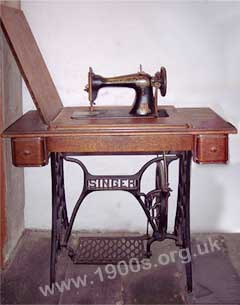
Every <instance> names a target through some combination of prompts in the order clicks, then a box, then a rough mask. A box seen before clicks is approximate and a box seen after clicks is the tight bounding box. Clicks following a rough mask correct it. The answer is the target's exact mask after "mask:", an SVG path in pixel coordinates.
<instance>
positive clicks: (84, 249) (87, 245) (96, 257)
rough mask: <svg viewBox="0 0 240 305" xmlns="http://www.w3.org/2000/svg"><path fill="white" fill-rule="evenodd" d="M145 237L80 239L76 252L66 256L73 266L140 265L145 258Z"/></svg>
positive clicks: (72, 251) (73, 251) (71, 250)
mask: <svg viewBox="0 0 240 305" xmlns="http://www.w3.org/2000/svg"><path fill="white" fill-rule="evenodd" d="M146 240H147V237H146V236H126V237H122V236H121V237H118V236H116V237H115V236H114V237H103V236H101V237H96V236H94V237H92V236H91V237H80V238H79V244H78V247H77V249H76V250H73V249H71V248H70V249H69V252H68V255H69V256H70V258H71V259H72V261H73V263H74V264H98V265H103V264H117V263H118V262H120V261H125V262H126V263H129V262H130V259H133V258H134V260H132V262H131V263H140V262H141V260H142V259H144V258H146V257H147V256H146V247H145V241H146Z"/></svg>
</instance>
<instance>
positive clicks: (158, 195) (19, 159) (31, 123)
mask: <svg viewBox="0 0 240 305" xmlns="http://www.w3.org/2000/svg"><path fill="white" fill-rule="evenodd" d="M1 26H2V28H3V31H4V33H5V35H6V37H7V40H8V41H9V45H10V47H11V49H12V51H13V54H14V56H15V58H16V61H17V63H18V65H19V68H20V70H21V72H22V76H23V78H24V80H25V82H26V85H27V87H28V89H29V91H30V93H31V96H32V99H33V101H34V103H35V105H36V108H37V111H29V112H27V113H26V114H24V115H23V116H22V117H21V118H19V119H18V120H17V121H16V122H15V123H14V124H12V125H11V126H10V127H9V128H8V129H7V130H5V132H4V133H3V134H2V136H3V137H7V138H11V142H12V158H13V163H14V165H15V166H44V165H46V164H47V163H48V161H49V157H50V159H51V172H52V242H51V243H52V244H51V264H50V281H51V283H53V282H54V281H55V268H56V261H57V256H58V253H59V251H61V249H62V248H63V247H69V242H68V241H69V238H70V235H71V231H72V226H73V223H74V220H75V217H76V214H77V212H78V210H79V208H80V205H81V203H82V202H83V200H84V198H85V197H86V196H87V195H88V194H90V193H91V192H95V191H105V190H112V191H115V190H123V191H127V192H129V193H131V194H132V195H133V196H134V197H135V198H136V199H137V201H138V202H139V204H140V206H141V207H142V209H143V210H144V212H145V215H146V218H147V222H148V225H149V226H150V228H151V234H150V232H149V231H148V232H147V235H146V236H145V237H144V238H142V239H135V240H131V238H130V239H129V240H127V239H125V240H124V238H123V239H122V242H125V244H124V245H123V244H121V240H118V241H115V244H114V241H111V242H112V244H113V245H115V246H116V247H118V250H119V249H123V248H124V247H125V248H126V247H127V248H128V250H130V254H129V253H128V252H129V251H128V252H127V251H123V252H124V255H125V257H124V258H125V259H128V258H129V256H130V257H134V256H135V255H140V254H139V251H140V252H141V251H142V252H141V253H142V254H144V255H145V254H146V255H147V256H148V257H149V256H150V255H151V249H150V248H151V244H152V243H153V242H154V241H162V240H164V239H166V238H170V239H173V240H174V241H175V242H176V245H177V246H179V247H181V248H183V249H187V248H189V249H190V247H191V245H190V214H189V197H190V167H191V160H192V156H193V160H194V161H195V162H197V163H226V162H227V160H228V135H229V134H233V133H236V132H237V131H236V129H235V127H234V126H232V125H231V124H230V123H228V122H226V121H225V120H223V119H222V118H221V117H219V116H218V115H217V114H216V113H215V112H214V111H212V110H211V109H209V108H175V107H174V106H164V107H163V106H158V102H157V100H158V98H157V95H158V90H160V93H161V95H163V96H164V95H165V94H166V87H167V78H166V70H165V68H161V70H160V71H159V72H157V73H156V74H155V75H154V76H150V75H149V74H147V73H145V72H143V71H142V69H140V72H138V73H136V74H132V75H123V76H119V77H109V78H106V77H102V76H99V75H95V74H94V73H93V71H92V69H90V70H89V75H88V86H87V87H86V90H87V91H88V94H89V101H90V106H89V107H63V104H62V102H61V100H60V97H59V95H58V92H57V90H56V88H55V86H54V84H53V81H52V79H51V77H50V74H49V72H48V69H47V67H46V64H45V63H44V60H43V58H42V56H41V53H40V51H39V49H38V47H37V44H36V42H35V40H34V37H33V35H32V33H31V30H30V28H29V26H28V24H27V21H26V19H25V17H24V15H23V13H22V11H21V10H16V9H11V8H7V7H2V12H1ZM106 86H110V87H111V86H115V87H127V88H132V89H134V90H135V92H136V96H135V100H134V103H133V105H132V107H127V106H125V107H116V106H112V107H97V106H94V101H95V100H96V98H97V94H98V91H99V90H100V89H101V88H102V87H106ZM101 154H116V155H121V154H124V155H128V154H129V155H130V154H156V157H155V158H154V159H152V160H150V161H149V162H147V163H146V164H145V165H144V166H143V167H142V168H141V169H140V170H139V171H138V172H137V173H136V174H134V175H120V176H117V175H93V174H91V173H89V172H88V170H87V168H86V167H85V165H84V164H83V163H82V162H81V161H80V160H79V159H77V158H75V157H74V156H76V155H78V156H80V155H101ZM174 161H177V162H179V173H178V176H179V183H178V199H177V210H176V218H175V226H174V231H173V232H172V233H169V231H168V226H167V225H168V223H167V216H168V198H169V195H170V187H169V181H168V169H169V166H170V165H171V163H172V162H174ZM64 162H74V163H77V164H78V165H79V166H80V168H81V169H82V171H83V173H84V186H83V189H82V191H81V194H80V197H79V199H78V201H77V203H76V205H75V208H74V210H73V213H72V215H71V217H70V220H69V219H68V214H67V205H66V201H65V192H64V172H63V163H64ZM152 164H155V165H156V172H155V188H154V189H153V190H151V191H150V192H148V193H143V192H142V191H141V179H142V176H143V175H144V172H145V170H146V169H147V168H148V167H149V166H150V165H152ZM143 239H144V243H143V242H142V240H143ZM126 240H127V241H126ZM133 243H134V244H137V245H138V248H137V249H133V248H131V247H132V244H133ZM107 244H110V241H109V240H108V239H107V238H106V239H105V244H104V247H105V246H106V245H107ZM145 245H146V247H145ZM121 247H122V248H121ZM110 250H111V249H110ZM106 251H107V250H106ZM127 253H128V255H127ZM69 255H70V256H71V257H72V259H73V261H74V262H78V263H79V262H80V263H81V262H85V263H91V262H93V260H92V259H91V258H87V257H85V258H84V257H82V256H81V255H80V254H79V253H77V251H76V250H74V249H71V248H70V247H69ZM83 255H84V253H83ZM109 255H110V256H111V255H112V254H111V253H110V254H109ZM140 256H141V255H140ZM122 258H123V257H121V259H122ZM84 259H85V260H84ZM114 260H115V261H116V260H117V259H116V257H115V256H114V257H113V256H111V257H106V256H105V258H102V261H101V262H103V263H106V262H113V261H114ZM186 277H187V289H188V291H189V292H191V291H192V267H191V262H188V263H186Z"/></svg>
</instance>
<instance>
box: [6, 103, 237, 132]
mask: <svg viewBox="0 0 240 305" xmlns="http://www.w3.org/2000/svg"><path fill="white" fill-rule="evenodd" d="M159 109H165V110H166V112H167V114H168V117H158V118H154V117H131V116H129V115H128V110H129V107H127V106H124V107H119V106H118V107H117V106H116V107H115V106H114V107H96V110H97V111H104V112H105V115H103V116H100V117H91V118H79V119H73V118H72V116H73V114H74V113H76V112H79V111H80V112H82V111H86V110H87V107H65V108H63V110H62V111H61V112H60V114H59V115H58V116H57V117H56V119H55V120H53V121H52V122H51V123H50V125H49V126H48V125H45V124H44V123H43V122H42V120H41V118H40V116H39V114H38V112H37V111H29V112H27V113H26V114H24V115H23V116H22V117H21V118H20V119H18V120H17V121H16V122H15V123H13V124H12V125H11V126H10V127H9V128H7V129H6V130H5V131H4V133H3V135H2V136H3V137H11V138H12V137H23V136H26V137H31V136H41V137H51V136H70V135H81V134H88V133H90V134H106V133H107V134H116V133H117V134H122V135H123V134H132V133H162V134H166V133H169V134H192V135H196V134H234V133H237V129H236V128H235V127H234V126H233V125H232V124H231V123H229V122H227V121H225V120H224V119H223V118H221V117H220V116H219V115H217V114H216V113H215V112H214V111H213V110H211V109H210V108H175V107H174V106H165V107H159Z"/></svg>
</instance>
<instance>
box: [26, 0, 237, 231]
mask: <svg viewBox="0 0 240 305" xmlns="http://www.w3.org/2000/svg"><path fill="white" fill-rule="evenodd" d="M22 9H23V11H24V13H25V15H26V17H27V20H28V22H29V24H30V26H31V28H32V31H33V34H34V36H35V38H36V40H37V42H38V44H39V47H40V49H41V51H42V54H43V56H44V58H45V60H46V63H47V66H48V68H49V70H50V73H51V75H52V77H53V79H54V82H55V84H56V86H57V89H58V91H59V93H60V96H61V98H62V101H63V103H64V105H65V106H70V105H86V104H87V103H88V101H87V94H86V93H85V92H84V91H83V88H84V86H85V84H86V83H87V72H88V67H89V66H92V67H93V68H94V70H95V72H97V73H99V74H102V75H106V76H107V75H109V76H111V75H120V74H126V73H132V72H135V71H137V70H138V65H139V64H140V63H142V65H143V67H144V70H145V71H146V72H149V73H152V74H153V73H155V72H156V71H157V70H158V69H159V67H160V66H161V65H164V66H165V67H166V68H167V71H168V93H167V96H166V97H165V98H163V99H162V103H163V104H174V105H176V106H185V107H191V106H210V107H212V108H213V109H214V110H215V111H217V112H218V113H219V114H221V115H222V116H223V117H224V118H226V119H227V120H229V121H231V122H232V123H234V124H235V126H236V127H238V128H240V121H239V118H240V113H239V112H240V106H239V105H240V75H239V71H240V56H239V54H240V2H235V3H233V2H230V1H228V2H207V1H202V2H194V1H192V2H190V1H189V2H180V1H179V2H172V1H169V2H160V1H158V2H156V1H155V2H150V1H142V2H135V1H131V2H127V1H116V2H114V1H112V2H110V1H106V2H103V1H98V2H92V1H88V2H83V1H74V2H70V1H66V2H63V1H61V2H60V1H59V2H58V1H51V2H50V1H49V2H47V1H42V2H38V1H23V3H22ZM132 99H133V93H132V92H129V90H127V89H126V90H124V89H121V90H120V89H119V90H113V89H103V90H102V91H100V94H99V98H98V100H97V103H98V105H103V104H108V105H109V104H121V105H122V104H128V105H130V104H131V101H132ZM23 102H24V110H25V111H27V110H29V109H32V108H34V106H33V103H32V101H31V98H30V96H29V94H28V92H27V90H26V87H25V86H24V88H23ZM239 144H240V137H239V136H238V135H237V136H236V135H235V136H231V137H230V163H229V165H227V166H225V165H205V166H199V165H196V164H193V171H192V193H191V200H192V202H191V215H192V230H193V231H226V232H240V220H239V215H240V204H239V198H240V179H239V178H240V154H239ZM149 158H150V157H149V156H148V157H140V156H138V157H135V158H134V157H108V158H105V157H83V158H82V159H83V160H84V162H86V164H87V166H88V168H89V170H90V171H92V172H93V173H101V174H103V173H106V174H108V173H113V174H115V173H116V174H117V173H119V174H123V173H127V172H129V173H130V172H131V173H133V172H135V171H137V170H138V168H139V166H141V165H142V164H143V163H144V162H145V161H146V160H148V159H149ZM175 170H176V168H175ZM66 174H67V178H66V180H67V198H68V200H69V202H68V204H69V207H70V210H71V209H72V207H73V204H74V202H75V200H76V199H77V196H78V194H79V192H80V190H81V183H82V181H81V178H82V177H81V173H80V172H79V170H77V169H76V166H73V165H67V167H66ZM172 174H174V168H173V169H172ZM149 175H150V174H149ZM175 176H177V175H175ZM175 176H173V177H172V182H173V186H174V185H175V184H176V177H175ZM149 177H150V176H147V177H146V178H145V187H148V188H149V187H150V186H151V183H150V178H149ZM25 186H26V189H25V191H26V207H25V224H26V227H28V228H50V221H51V195H50V194H51V191H50V168H49V166H48V167H45V168H40V169H39V168H37V169H33V168H31V169H26V170H25ZM174 199H176V197H175V195H173V198H172V200H171V202H170V207H171V213H170V214H171V215H170V216H171V218H172V217H173V212H174V208H173V207H174V203H173V201H174ZM171 223H172V222H171ZM75 228H77V229H87V230H91V229H97V230H124V231H125V230H131V231H134V230H135V231H143V230H144V229H145V219H144V216H143V212H142V211H141V209H140V207H139V206H138V204H137V203H136V202H135V200H134V199H133V198H132V197H131V196H130V195H129V194H126V193H116V192H112V193H98V194H97V196H96V194H92V195H91V196H89V197H88V198H87V199H86V201H85V202H84V204H83V206H82V209H81V213H80V214H79V215H78V217H77V220H76V226H75Z"/></svg>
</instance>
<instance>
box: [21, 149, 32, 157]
mask: <svg viewBox="0 0 240 305" xmlns="http://www.w3.org/2000/svg"><path fill="white" fill-rule="evenodd" d="M23 154H24V155H25V156H29V155H31V151H30V150H29V149H25V150H24V152H23Z"/></svg>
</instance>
